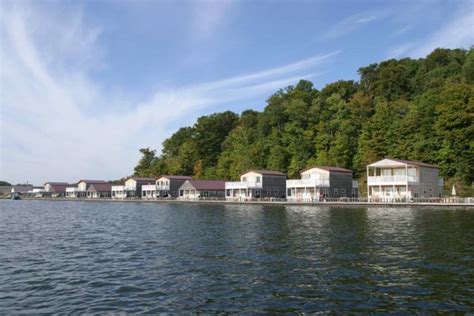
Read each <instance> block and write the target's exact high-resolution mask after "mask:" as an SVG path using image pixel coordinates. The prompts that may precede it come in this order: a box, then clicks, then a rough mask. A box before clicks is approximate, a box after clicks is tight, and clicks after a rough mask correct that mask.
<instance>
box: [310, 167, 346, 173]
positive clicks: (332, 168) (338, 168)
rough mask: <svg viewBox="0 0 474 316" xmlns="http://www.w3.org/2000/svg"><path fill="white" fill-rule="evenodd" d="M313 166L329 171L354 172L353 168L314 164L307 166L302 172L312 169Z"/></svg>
mask: <svg viewBox="0 0 474 316" xmlns="http://www.w3.org/2000/svg"><path fill="white" fill-rule="evenodd" d="M313 168H318V169H322V170H326V171H329V172H343V173H352V170H349V169H346V168H341V167H332V166H313V167H311V168H306V169H304V170H303V171H301V172H305V171H308V170H311V169H313Z"/></svg>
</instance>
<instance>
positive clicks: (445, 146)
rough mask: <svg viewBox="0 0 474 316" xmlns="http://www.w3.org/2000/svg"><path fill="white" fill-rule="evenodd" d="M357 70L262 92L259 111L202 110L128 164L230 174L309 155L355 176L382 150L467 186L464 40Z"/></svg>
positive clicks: (296, 162)
mask: <svg viewBox="0 0 474 316" xmlns="http://www.w3.org/2000/svg"><path fill="white" fill-rule="evenodd" d="M359 74H360V81H359V82H355V81H344V80H340V81H337V82H334V83H330V84H328V85H326V86H325V87H324V88H323V89H322V90H321V91H318V90H316V89H315V88H314V87H313V84H312V83H311V82H309V81H307V80H301V81H300V82H299V83H298V84H297V85H296V86H289V87H287V88H284V89H281V90H279V91H277V92H276V93H274V94H273V95H271V96H270V97H269V98H268V100H267V105H266V107H265V109H264V110H263V111H262V112H257V111H253V110H247V111H244V112H242V114H241V115H240V116H238V115H237V114H235V113H232V112H223V113H216V114H212V115H209V116H202V117H200V118H198V120H197V122H196V124H195V125H194V126H192V127H184V128H181V129H179V130H178V131H177V132H176V133H174V134H173V135H172V136H171V137H170V138H168V139H167V140H165V141H164V143H163V149H162V153H161V155H160V156H159V157H156V156H155V152H154V151H152V150H150V149H149V148H146V149H141V150H140V151H141V152H142V155H143V157H142V159H141V160H140V162H139V164H138V165H137V167H136V168H135V174H136V175H146V176H149V175H155V176H157V175H160V174H166V173H170V174H182V175H193V176H194V177H196V178H203V179H206V178H209V179H212V178H214V179H216V178H218V179H238V178H239V175H240V174H241V173H242V172H244V171H246V170H248V169H251V168H267V169H272V170H278V171H282V172H286V173H288V175H289V177H290V178H296V177H299V173H300V172H301V170H303V169H304V168H306V167H308V166H310V165H316V164H317V165H333V166H340V167H345V168H349V169H352V170H353V171H354V173H355V176H356V177H359V178H360V183H361V184H363V183H364V175H365V174H364V172H365V167H366V165H367V164H369V163H371V162H373V161H375V160H377V159H381V158H383V157H386V156H390V157H394V158H402V159H411V160H420V161H424V162H428V163H433V164H437V165H439V166H440V170H441V175H442V176H443V177H445V179H446V181H445V183H446V189H448V186H451V185H453V184H455V185H456V187H457V188H458V191H459V192H460V194H463V195H471V196H472V195H473V182H474V122H473V119H474V101H473V95H474V51H473V49H472V48H471V49H470V50H468V51H466V50H462V49H453V50H450V49H436V50H434V51H433V52H432V53H431V54H429V55H428V56H427V57H426V58H422V59H418V60H413V59H408V58H405V59H401V60H395V59H391V60H387V61H384V62H381V63H379V64H372V65H369V66H367V67H362V68H360V69H359ZM362 188H363V186H362Z"/></svg>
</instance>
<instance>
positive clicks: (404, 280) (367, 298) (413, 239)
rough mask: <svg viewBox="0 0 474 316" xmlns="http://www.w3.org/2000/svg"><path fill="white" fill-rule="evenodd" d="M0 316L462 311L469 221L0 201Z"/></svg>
mask: <svg viewBox="0 0 474 316" xmlns="http://www.w3.org/2000/svg"><path fill="white" fill-rule="evenodd" d="M0 237H1V238H0V313H2V314H18V313H21V314H42V313H46V314H49V313H60V314H63V313H64V314H71V313H73V314H82V313H86V314H89V313H91V314H108V313H113V314H116V313H125V314H141V313H146V314H157V313H180V314H181V313H188V312H195V313H203V314H209V313H212V314H213V313H244V314H260V313H290V314H292V313H316V312H321V313H339V314H341V313H342V314H345V313H368V312H371V313H392V312H394V313H398V314H407V313H417V312H419V313H453V312H460V313H468V312H473V306H474V279H473V275H474V256H473V253H474V212H473V211H470V210H455V211H454V210H434V209H426V208H419V209H416V208H341V207H338V208H329V207H309V206H259V205H255V206H250V205H201V204H195V205H190V204H183V205H178V204H147V203H82V202H45V201H0Z"/></svg>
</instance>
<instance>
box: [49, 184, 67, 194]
mask: <svg viewBox="0 0 474 316" xmlns="http://www.w3.org/2000/svg"><path fill="white" fill-rule="evenodd" d="M48 184H49V185H50V186H51V189H53V191H54V192H55V193H65V192H66V188H67V187H71V185H70V184H68V183H65V182H58V183H55V182H48Z"/></svg>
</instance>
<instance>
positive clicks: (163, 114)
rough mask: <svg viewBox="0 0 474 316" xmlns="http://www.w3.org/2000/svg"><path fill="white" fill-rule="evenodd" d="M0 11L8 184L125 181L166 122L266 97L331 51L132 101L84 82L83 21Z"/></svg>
mask: <svg viewBox="0 0 474 316" xmlns="http://www.w3.org/2000/svg"><path fill="white" fill-rule="evenodd" d="M3 5H4V4H2V6H3ZM0 9H2V10H1V11H2V12H3V13H2V19H0V35H1V38H2V41H1V43H0V67H1V69H0V70H1V71H0V114H1V118H0V123H1V124H0V131H1V133H0V150H1V152H0V178H1V179H2V180H7V181H12V182H20V181H26V180H28V181H30V182H33V183H36V184H39V183H42V182H44V181H47V180H53V181H76V180H77V179H80V178H103V179H116V178H119V177H122V176H125V175H128V174H130V173H131V172H132V169H133V166H134V165H135V164H136V162H137V160H138V158H139V153H138V149H139V148H141V147H146V146H150V147H155V148H156V147H157V146H158V145H159V144H161V142H162V141H163V140H164V138H166V137H167V136H169V135H170V134H171V133H172V132H173V130H171V127H170V126H172V125H173V124H175V123H177V122H181V121H182V120H186V121H191V120H194V119H195V118H196V117H198V116H199V113H202V112H203V111H207V110H211V109H213V107H218V106H219V105H222V104H223V103H224V102H237V101H240V100H250V99H252V98H256V97H260V96H263V95H265V96H268V95H269V94H270V93H272V92H274V91H275V90H276V89H278V88H281V87H283V86H286V85H288V84H293V83H296V81H297V80H298V79H300V78H306V77H308V76H314V74H312V73H310V71H311V72H312V71H314V69H315V67H316V66H317V65H318V64H320V63H322V62H324V61H327V60H328V59H329V58H331V57H333V56H334V55H335V54H336V53H337V52H334V53H330V54H325V55H318V56H313V57H311V58H307V59H304V60H301V61H297V62H294V63H291V64H288V65H284V66H279V67H275V68H273V69H267V70H263V71H259V72H256V73H251V74H243V75H239V76H236V77H231V78H226V79H223V80H218V81H213V82H207V83H200V84H194V85H190V86H185V87H181V88H177V89H168V90H162V91H157V92H156V93H154V94H153V95H151V96H145V97H143V100H144V101H143V102H141V103H138V104H136V103H129V102H128V101H127V100H128V99H129V98H128V97H127V94H126V93H125V92H118V94H112V95H111V94H110V92H109V91H107V92H105V91H104V89H102V88H101V85H100V83H99V82H96V81H94V80H93V79H92V77H91V76H90V71H91V69H93V68H95V67H97V66H98V65H99V66H100V65H102V64H103V63H104V58H103V52H102V50H101V46H100V45H99V44H100V39H101V38H100V36H101V35H100V34H101V32H100V28H98V27H92V26H90V25H86V23H85V21H84V18H83V16H82V13H81V10H73V11H68V10H61V14H56V15H55V14H53V13H51V12H50V11H46V10H43V9H41V8H40V7H36V8H35V7H32V6H29V7H24V6H17V5H11V6H9V7H8V10H5V7H3V8H0ZM45 21H47V22H45ZM44 23H47V26H45V24H44ZM219 110H220V109H219Z"/></svg>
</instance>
